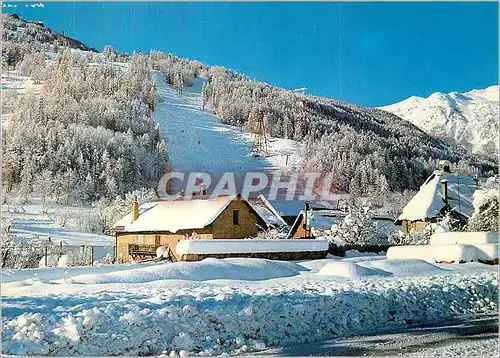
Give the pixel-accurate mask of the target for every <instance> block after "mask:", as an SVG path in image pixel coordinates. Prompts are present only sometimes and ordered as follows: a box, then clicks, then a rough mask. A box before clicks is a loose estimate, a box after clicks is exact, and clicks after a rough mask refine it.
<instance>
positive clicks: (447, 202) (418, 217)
mask: <svg viewBox="0 0 500 358" xmlns="http://www.w3.org/2000/svg"><path fill="white" fill-rule="evenodd" d="M450 167H451V165H450V162H449V161H447V160H441V161H439V167H438V169H437V170H435V171H434V173H432V174H431V175H430V176H429V178H427V180H426V181H425V182H424V183H423V184H422V186H421V187H420V190H419V191H418V192H417V194H416V195H415V196H414V197H413V198H412V199H411V200H410V201H409V202H408V204H406V206H405V207H404V209H403V212H402V213H401V215H400V216H399V217H398V219H397V220H396V222H395V224H397V225H401V226H402V230H403V232H405V233H409V232H410V231H411V230H413V229H415V230H424V229H425V228H426V226H427V224H428V223H434V222H437V221H439V220H440V219H442V218H443V217H444V216H446V215H447V214H450V215H451V216H452V217H454V218H455V219H456V220H455V222H456V223H458V224H459V225H460V224H465V223H466V222H467V220H468V218H469V217H470V216H471V215H472V213H473V212H474V208H473V206H472V201H473V198H472V196H473V194H474V191H475V190H476V189H477V187H478V179H477V178H476V177H471V176H468V175H464V174H459V173H451V171H450Z"/></svg>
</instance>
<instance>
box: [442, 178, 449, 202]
mask: <svg viewBox="0 0 500 358" xmlns="http://www.w3.org/2000/svg"><path fill="white" fill-rule="evenodd" d="M441 196H442V197H443V201H444V202H445V203H446V204H448V180H446V179H441Z"/></svg>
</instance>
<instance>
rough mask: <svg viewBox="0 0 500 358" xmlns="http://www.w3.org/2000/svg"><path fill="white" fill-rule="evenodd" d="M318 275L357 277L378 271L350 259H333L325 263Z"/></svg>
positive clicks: (375, 273)
mask: <svg viewBox="0 0 500 358" xmlns="http://www.w3.org/2000/svg"><path fill="white" fill-rule="evenodd" d="M318 274H319V275H327V276H340V277H349V278H359V277H363V276H373V275H377V274H378V273H377V272H376V271H374V270H371V269H369V268H366V267H363V266H359V265H358V264H356V263H355V262H351V261H333V262H329V263H327V264H326V265H325V266H323V268H322V269H321V270H320V271H319V272H318Z"/></svg>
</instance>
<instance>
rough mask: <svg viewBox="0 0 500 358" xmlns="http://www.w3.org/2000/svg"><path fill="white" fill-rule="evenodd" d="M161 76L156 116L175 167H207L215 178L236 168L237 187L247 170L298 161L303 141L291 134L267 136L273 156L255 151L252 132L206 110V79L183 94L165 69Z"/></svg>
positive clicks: (293, 165)
mask: <svg viewBox="0 0 500 358" xmlns="http://www.w3.org/2000/svg"><path fill="white" fill-rule="evenodd" d="M156 75H157V81H156V86H157V90H158V94H159V97H160V99H159V103H158V105H157V108H156V111H155V118H154V119H155V121H156V122H158V123H160V125H161V128H162V131H163V137H164V139H165V141H166V142H167V145H168V149H169V156H170V160H171V164H172V169H173V170H175V171H180V172H183V173H185V174H188V173H190V172H206V173H209V174H210V175H211V176H212V178H218V177H220V176H221V175H222V174H223V173H225V172H233V173H234V174H235V179H236V182H237V187H238V184H240V183H243V179H244V176H245V174H246V173H247V172H264V173H269V172H271V171H273V170H277V169H285V170H292V169H294V168H296V167H298V166H299V164H300V152H301V145H300V144H299V143H297V142H295V141H292V140H288V139H281V138H268V140H269V155H268V156H266V157H263V156H259V157H255V156H253V155H252V154H251V151H252V145H253V135H252V134H250V133H245V132H240V129H239V128H237V127H233V126H230V125H226V124H223V123H221V121H220V118H219V117H217V116H216V115H214V114H212V113H211V110H210V108H208V106H205V110H203V105H202V98H201V87H202V85H203V81H204V79H202V78H196V79H195V80H194V84H193V86H192V87H190V88H186V89H185V90H184V91H183V93H182V94H179V93H177V91H176V90H175V89H174V88H172V87H171V86H169V85H168V84H167V83H166V81H165V78H164V76H163V74H162V73H160V72H157V73H156ZM287 154H288V155H289V158H288V165H286V162H287V160H286V155H287ZM212 180H213V179H212ZM212 185H215V183H213V184H212Z"/></svg>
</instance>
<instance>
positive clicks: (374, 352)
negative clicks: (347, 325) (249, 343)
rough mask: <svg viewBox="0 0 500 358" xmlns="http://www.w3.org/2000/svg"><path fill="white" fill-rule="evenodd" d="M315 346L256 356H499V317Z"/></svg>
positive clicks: (449, 323)
mask: <svg viewBox="0 0 500 358" xmlns="http://www.w3.org/2000/svg"><path fill="white" fill-rule="evenodd" d="M381 331H382V332H383V331H384V329H383V328H381V329H379V330H377V331H376V332H368V333H365V334H363V335H360V336H354V337H346V338H339V339H335V340H330V341H324V342H319V343H318V342H314V343H310V344H304V345H299V346H290V347H284V348H280V349H268V350H265V351H262V352H258V353H255V354H253V355H256V356H259V355H274V356H310V355H312V356H363V355H370V356H396V355H403V356H405V355H409V356H411V355H415V356H426V357H428V356H481V357H486V356H488V357H489V356H498V348H499V347H498V315H480V316H477V317H466V318H460V319H454V320H450V321H448V322H447V323H439V324H436V325H431V326H428V327H410V328H403V329H399V330H391V331H389V332H386V333H381Z"/></svg>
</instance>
